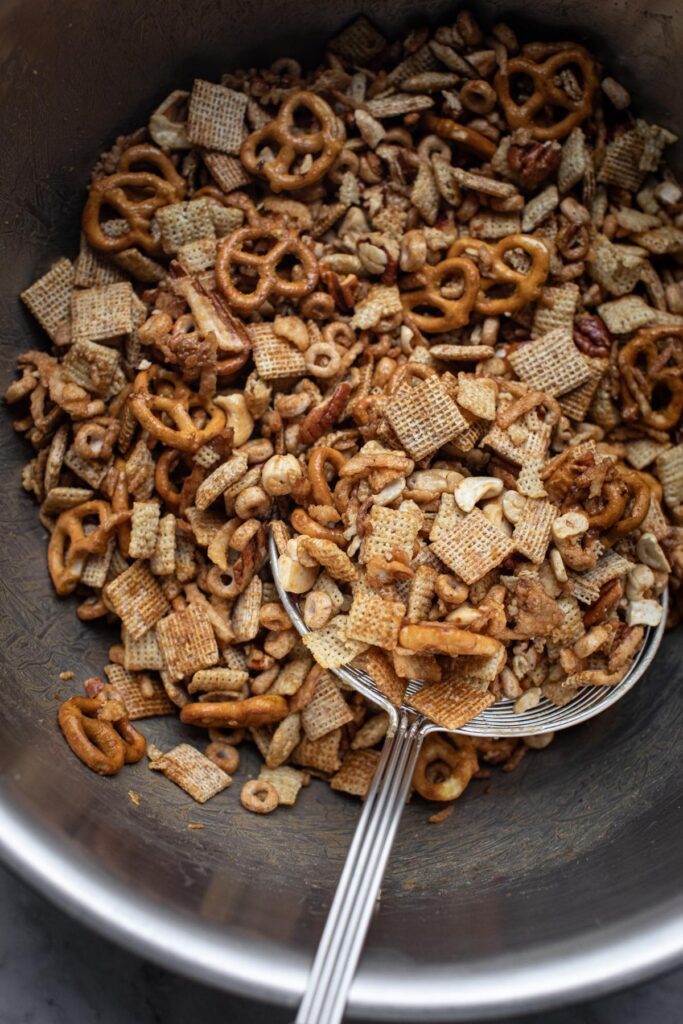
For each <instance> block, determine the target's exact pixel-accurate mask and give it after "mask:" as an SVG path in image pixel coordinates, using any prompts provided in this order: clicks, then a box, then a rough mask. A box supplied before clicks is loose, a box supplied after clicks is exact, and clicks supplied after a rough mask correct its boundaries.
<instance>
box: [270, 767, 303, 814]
mask: <svg viewBox="0 0 683 1024" xmlns="http://www.w3.org/2000/svg"><path fill="white" fill-rule="evenodd" d="M259 782H267V783H268V784H269V785H271V786H272V787H273V789H274V790H275V792H276V793H277V799H278V805H280V806H282V807H293V806H294V804H295V803H296V798H297V796H298V795H299V790H300V789H301V787H302V786H305V785H306V773H305V772H300V771H297V769H296V768H291V767H290V766H289V765H281V766H278V767H277V768H267V767H265V766H264V767H263V768H262V769H261V771H260V772H259Z"/></svg>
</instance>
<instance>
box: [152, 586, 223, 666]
mask: <svg viewBox="0 0 683 1024" xmlns="http://www.w3.org/2000/svg"><path fill="white" fill-rule="evenodd" d="M157 639H158V641H159V647H160V648H161V653H162V655H163V658H164V662H165V663H166V672H167V674H168V677H169V678H170V679H171V681H172V682H177V681H178V680H179V679H182V678H183V677H184V676H189V675H193V674H194V673H195V672H198V671H199V670H200V669H202V668H211V666H212V665H215V664H216V662H217V661H218V658H219V655H218V646H217V644H216V637H215V635H214V632H213V627H212V626H211V622H210V620H209V618H208V616H207V614H206V612H205V611H203V609H202V608H199V607H198V606H197V605H194V604H191V605H189V607H187V608H184V609H183V610H182V611H180V612H171V614H170V615H167V616H166V618H164V619H161V621H160V622H159V623H158V624H157Z"/></svg>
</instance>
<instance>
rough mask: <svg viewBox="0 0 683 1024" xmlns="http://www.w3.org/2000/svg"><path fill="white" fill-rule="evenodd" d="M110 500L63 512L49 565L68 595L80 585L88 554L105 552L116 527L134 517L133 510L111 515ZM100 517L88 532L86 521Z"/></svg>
mask: <svg viewBox="0 0 683 1024" xmlns="http://www.w3.org/2000/svg"><path fill="white" fill-rule="evenodd" d="M110 513H111V509H110V507H109V505H108V503H107V502H106V501H100V500H94V501H86V502H84V503H83V504H82V505H77V506H76V508H71V509H67V510H66V511H65V512H62V514H61V515H60V517H59V519H58V520H57V522H56V524H55V528H54V530H53V531H52V535H51V537H50V543H49V545H48V549H47V564H48V569H49V571H50V576H51V577H52V582H53V584H54V588H55V590H56V591H57V593H58V594H59V596H60V597H66V595H67V594H71V593H72V592H73V591H74V589H75V588H76V584H77V583H78V581H79V580H80V578H81V573H82V572H83V567H84V565H85V560H86V558H87V556H88V555H95V554H102V552H103V551H104V550H105V549H106V547H107V544H108V542H109V535H110V533H111V531H112V530H113V529H115V528H116V527H117V526H119V524H120V523H122V522H124V521H125V520H126V519H128V518H129V517H130V512H120V513H117V514H116V515H111V514H110ZM94 516H96V517H97V520H98V524H97V526H96V527H95V529H94V530H93V531H92V533H90V534H88V535H86V533H85V530H84V520H85V519H88V518H90V517H94Z"/></svg>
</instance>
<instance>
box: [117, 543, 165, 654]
mask: <svg viewBox="0 0 683 1024" xmlns="http://www.w3.org/2000/svg"><path fill="white" fill-rule="evenodd" d="M104 595H105V597H106V598H107V600H108V601H109V603H110V604H111V606H112V608H113V609H114V611H115V612H116V614H117V615H118V616H119V618H120V619H121V621H122V622H123V624H124V626H125V627H126V629H127V630H128V632H129V633H130V635H131V636H132V637H133V639H137V638H138V637H141V636H144V634H145V633H146V632H147V630H148V629H151V628H152V626H154V625H156V623H157V622H158V621H159V619H160V618H161V617H162V616H163V615H165V614H166V612H167V611H168V610H169V607H170V606H169V603H168V601H167V600H166V598H165V597H164V595H163V592H162V590H161V587H160V586H159V584H158V583H157V581H156V580H155V578H154V576H152V574H151V572H150V571H149V569H148V568H147V566H146V564H145V563H144V562H140V561H138V562H133V564H132V565H131V566H130V568H129V569H126V571H125V572H122V573H121V575H120V576H117V577H116V579H115V580H112V581H111V582H110V583H107V585H106V587H105V588H104Z"/></svg>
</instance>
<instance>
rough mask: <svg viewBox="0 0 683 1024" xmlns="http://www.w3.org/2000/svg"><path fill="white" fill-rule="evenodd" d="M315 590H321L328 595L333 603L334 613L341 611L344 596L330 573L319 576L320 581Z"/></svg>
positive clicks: (318, 580) (316, 582)
mask: <svg viewBox="0 0 683 1024" xmlns="http://www.w3.org/2000/svg"><path fill="white" fill-rule="evenodd" d="M315 589H316V590H321V591H322V592H323V594H327V596H328V597H329V599H330V601H331V602H332V609H333V611H335V612H338V611H340V610H341V607H342V605H343V604H344V595H343V594H342V592H341V590H340V589H339V587H338V586H337V584H336V583H335V581H334V580H333V579H332V577H331V576H330V575H328V573H326V572H321V574H320V576H318V579H317V580H316V581H315Z"/></svg>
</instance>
